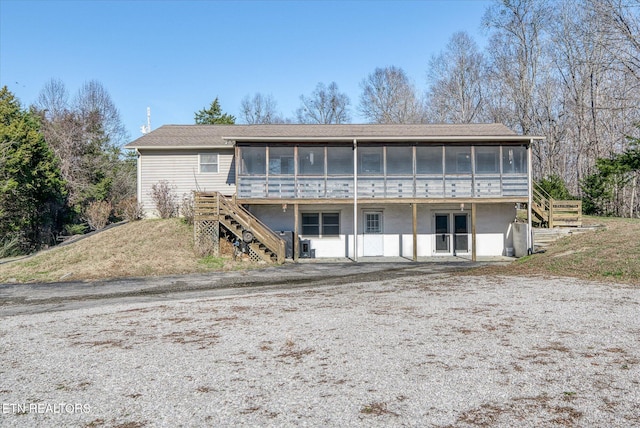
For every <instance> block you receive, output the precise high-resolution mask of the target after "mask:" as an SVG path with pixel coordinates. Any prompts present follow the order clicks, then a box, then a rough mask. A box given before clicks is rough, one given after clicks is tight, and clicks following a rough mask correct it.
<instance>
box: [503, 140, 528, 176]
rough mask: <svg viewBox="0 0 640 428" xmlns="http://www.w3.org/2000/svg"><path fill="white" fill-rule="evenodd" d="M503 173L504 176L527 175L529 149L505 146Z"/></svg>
mask: <svg viewBox="0 0 640 428" xmlns="http://www.w3.org/2000/svg"><path fill="white" fill-rule="evenodd" d="M502 172H503V173H504V174H526V173H527V148H526V147H524V146H503V147H502Z"/></svg>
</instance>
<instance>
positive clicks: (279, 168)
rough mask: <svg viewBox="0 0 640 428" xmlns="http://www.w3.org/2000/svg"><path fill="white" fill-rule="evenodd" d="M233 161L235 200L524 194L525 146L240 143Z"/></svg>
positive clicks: (483, 196) (486, 196) (524, 195)
mask: <svg viewBox="0 0 640 428" xmlns="http://www.w3.org/2000/svg"><path fill="white" fill-rule="evenodd" d="M236 156H237V159H238V160H239V161H238V169H237V179H236V184H237V197H238V198H239V199H338V200H339V199H350V198H353V197H354V188H355V187H356V186H357V190H358V198H359V199H378V198H385V199H398V198H500V197H526V196H527V195H528V174H527V165H528V160H527V148H526V146H524V145H512V144H495V145H487V144H482V145H459V144H456V145H454V144H447V145H445V144H440V145H438V144H432V143H430V144H420V143H414V144H397V143H387V144H360V145H358V146H357V147H356V146H353V147H352V146H351V145H331V144H324V145H321V144H313V145H312V144H288V145H285V144H277V145H276V144H270V145H268V144H260V145H258V144H255V145H254V144H238V145H237V152H236ZM354 156H355V159H354ZM354 172H357V174H354Z"/></svg>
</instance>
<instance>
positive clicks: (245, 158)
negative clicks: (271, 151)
mask: <svg viewBox="0 0 640 428" xmlns="http://www.w3.org/2000/svg"><path fill="white" fill-rule="evenodd" d="M266 159H267V157H266V149H265V148H264V147H240V175H265V174H266V173H267V168H266V165H267V163H266Z"/></svg>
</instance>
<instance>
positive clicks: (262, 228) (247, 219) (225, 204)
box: [212, 192, 285, 263]
mask: <svg viewBox="0 0 640 428" xmlns="http://www.w3.org/2000/svg"><path fill="white" fill-rule="evenodd" d="M212 193H213V194H215V195H216V199H217V201H218V214H219V215H221V214H225V213H228V214H229V215H231V216H232V217H233V218H234V219H235V220H236V221H237V222H238V223H240V225H241V226H242V227H243V228H244V229H245V230H249V231H251V233H253V235H254V236H255V237H256V238H257V239H258V241H260V242H261V243H263V244H264V245H265V246H266V247H267V248H269V250H271V251H273V252H274V253H275V255H276V258H277V261H278V263H282V262H283V261H284V251H285V243H284V240H283V239H282V238H280V237H279V236H278V235H277V234H276V233H275V232H274V231H272V230H271V228H269V226H267V225H266V224H264V223H263V222H262V221H260V219H259V218H257V217H256V216H254V215H253V214H251V213H250V212H249V211H247V210H246V209H245V208H244V207H242V206H241V205H238V204H235V203H233V202H232V201H229V199H228V198H227V197H226V196H224V195H223V194H221V193H219V192H212Z"/></svg>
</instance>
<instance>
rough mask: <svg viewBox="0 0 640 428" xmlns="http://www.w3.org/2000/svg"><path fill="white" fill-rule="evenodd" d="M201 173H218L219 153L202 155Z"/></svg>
mask: <svg viewBox="0 0 640 428" xmlns="http://www.w3.org/2000/svg"><path fill="white" fill-rule="evenodd" d="M200 172H201V173H202V172H205V173H206V172H218V154H217V153H200Z"/></svg>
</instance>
